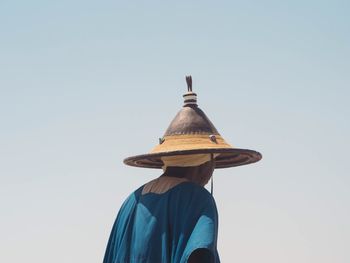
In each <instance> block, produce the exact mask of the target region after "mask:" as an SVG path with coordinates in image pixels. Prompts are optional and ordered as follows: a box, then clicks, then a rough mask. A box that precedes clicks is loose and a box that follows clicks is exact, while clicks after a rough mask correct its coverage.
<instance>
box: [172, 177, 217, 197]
mask: <svg viewBox="0 0 350 263" xmlns="http://www.w3.org/2000/svg"><path fill="white" fill-rule="evenodd" d="M175 190H177V191H178V192H180V193H181V194H184V195H188V194H190V195H192V196H196V198H200V199H201V200H202V201H204V200H208V201H214V198H213V196H212V195H211V193H210V192H209V191H208V190H207V189H206V188H205V187H203V186H200V185H198V184H196V183H193V182H184V183H181V184H180V185H178V187H177V189H175Z"/></svg>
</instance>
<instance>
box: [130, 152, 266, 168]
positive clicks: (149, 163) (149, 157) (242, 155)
mask: <svg viewBox="0 0 350 263" xmlns="http://www.w3.org/2000/svg"><path fill="white" fill-rule="evenodd" d="M203 153H219V154H220V155H218V156H217V157H216V158H215V168H229V167H235V166H240V165H246V164H251V163H255V162H257V161H259V160H260V159H261V158H262V155H261V153H259V152H257V151H253V150H248V149H239V148H211V149H193V150H179V151H169V152H159V153H149V154H142V155H136V156H131V157H128V158H126V159H124V163H125V164H126V165H130V166H135V167H143V168H154V169H160V168H162V166H163V165H164V164H163V162H162V160H161V157H163V156H174V155H186V154H203Z"/></svg>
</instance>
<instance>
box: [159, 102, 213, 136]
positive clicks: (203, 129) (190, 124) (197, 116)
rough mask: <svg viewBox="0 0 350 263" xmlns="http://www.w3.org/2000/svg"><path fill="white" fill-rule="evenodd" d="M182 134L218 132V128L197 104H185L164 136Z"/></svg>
mask: <svg viewBox="0 0 350 263" xmlns="http://www.w3.org/2000/svg"><path fill="white" fill-rule="evenodd" d="M180 134H217V135H219V133H218V131H217V129H216V128H215V126H214V125H213V123H212V122H211V121H210V120H209V118H208V117H207V116H206V115H205V113H204V112H203V111H202V110H201V109H200V108H198V107H197V106H188V105H185V106H184V107H183V108H182V109H181V110H180V111H179V112H178V113H177V115H176V116H175V118H174V119H173V120H172V122H171V123H170V125H169V127H168V129H167V130H166V131H165V134H164V136H171V135H180Z"/></svg>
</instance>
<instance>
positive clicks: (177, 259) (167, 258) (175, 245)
mask: <svg viewBox="0 0 350 263" xmlns="http://www.w3.org/2000/svg"><path fill="white" fill-rule="evenodd" d="M142 189H143V186H142V187H140V188H139V189H138V190H136V191H135V192H134V193H132V194H131V195H130V196H129V197H128V198H127V200H126V201H125V202H124V204H123V205H122V207H121V209H120V211H119V213H118V216H117V219H116V221H115V223H114V226H113V229H112V232H111V235H110V238H109V241H108V245H107V249H106V253H105V256H104V260H103V263H146V262H147V263H168V262H169V263H185V262H187V260H188V258H189V256H190V255H191V253H192V252H193V251H194V250H196V249H199V248H205V249H208V251H210V253H211V255H212V257H213V259H214V261H213V262H220V260H219V256H218V252H217V248H216V244H217V233H218V213H217V208H216V205H215V201H214V199H213V197H212V195H211V194H210V193H209V192H208V191H207V190H206V189H205V188H204V187H201V186H199V185H196V184H194V183H191V182H183V183H180V184H178V185H177V186H174V187H173V188H171V189H170V190H168V191H167V192H165V193H162V194H156V193H147V194H144V195H142V194H141V192H142Z"/></svg>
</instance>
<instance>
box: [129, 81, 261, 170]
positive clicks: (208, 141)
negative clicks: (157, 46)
mask: <svg viewBox="0 0 350 263" xmlns="http://www.w3.org/2000/svg"><path fill="white" fill-rule="evenodd" d="M186 81H187V86H188V92H187V93H186V94H185V95H183V97H184V106H183V108H182V109H181V110H180V111H179V112H178V113H177V115H176V116H175V118H174V119H173V121H172V122H171V123H170V125H169V127H168V129H167V130H166V132H165V134H164V136H163V137H162V138H160V139H159V144H158V145H156V146H155V147H154V148H153V149H152V150H151V151H150V152H149V153H148V154H142V155H136V156H131V157H128V158H126V159H125V160H124V163H125V164H127V165H131V166H136V167H144V168H162V167H163V165H164V163H163V161H162V159H161V158H162V157H165V156H177V155H193V154H206V153H207V154H214V156H216V158H215V168H228V167H234V166H239V165H245V164H250V163H255V162H257V161H259V160H260V159H261V158H262V155H261V154H260V153H259V152H257V151H253V150H248V149H241V148H235V147H233V146H231V145H230V144H228V143H227V142H226V141H225V140H224V138H222V137H221V135H220V134H219V132H218V131H217V129H216V128H215V127H214V125H213V123H212V122H211V121H210V120H209V119H208V117H207V116H206V115H205V113H204V112H203V111H202V110H201V109H200V108H199V107H198V105H197V94H196V93H194V92H192V78H191V76H188V77H186Z"/></svg>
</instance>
